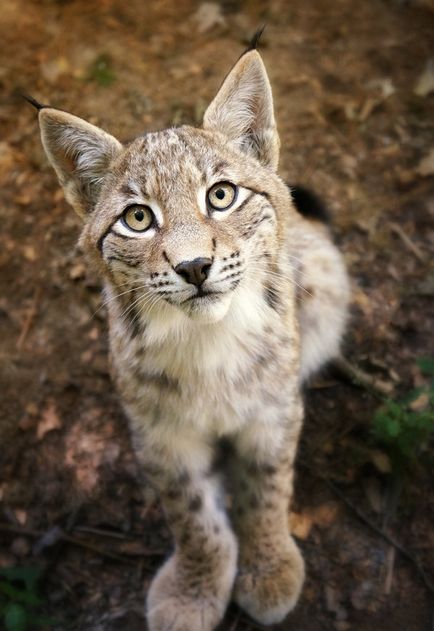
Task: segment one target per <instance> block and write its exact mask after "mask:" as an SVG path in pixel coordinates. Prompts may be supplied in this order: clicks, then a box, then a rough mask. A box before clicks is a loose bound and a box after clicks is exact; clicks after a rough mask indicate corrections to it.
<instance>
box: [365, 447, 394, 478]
mask: <svg viewBox="0 0 434 631" xmlns="http://www.w3.org/2000/svg"><path fill="white" fill-rule="evenodd" d="M369 460H370V461H371V462H372V464H373V465H374V467H375V468H376V469H377V470H378V471H379V472H380V473H390V472H391V471H392V465H391V463H390V458H389V456H388V455H387V454H385V453H384V451H380V450H379V449H372V450H371V451H370V452H369Z"/></svg>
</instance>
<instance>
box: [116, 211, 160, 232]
mask: <svg viewBox="0 0 434 631" xmlns="http://www.w3.org/2000/svg"><path fill="white" fill-rule="evenodd" d="M122 219H123V222H124V224H125V225H126V226H127V227H128V228H129V229H130V230H134V232H144V231H145V230H147V229H148V228H150V227H151V225H152V222H153V221H154V215H153V214H152V210H151V209H150V208H148V206H138V205H135V206H130V207H129V208H127V209H126V211H125V212H124V214H123V215H122Z"/></svg>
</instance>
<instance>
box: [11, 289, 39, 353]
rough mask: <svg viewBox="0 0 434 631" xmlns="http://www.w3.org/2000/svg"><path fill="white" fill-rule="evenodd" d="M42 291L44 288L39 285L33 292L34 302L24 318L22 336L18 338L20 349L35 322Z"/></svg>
mask: <svg viewBox="0 0 434 631" xmlns="http://www.w3.org/2000/svg"><path fill="white" fill-rule="evenodd" d="M41 293H42V288H41V287H38V288H37V289H35V292H34V294H33V300H32V303H31V305H30V308H29V310H28V312H27V316H26V318H25V320H24V323H23V326H22V329H21V333H20V336H19V338H18V340H17V344H16V347H17V350H19V351H20V350H21V349H22V347H23V345H24V342H25V341H26V338H27V335H28V334H29V331H30V327H31V326H32V324H33V320H34V318H35V316H36V314H37V313H38V311H37V309H36V307H37V304H38V302H39V298H40V296H41Z"/></svg>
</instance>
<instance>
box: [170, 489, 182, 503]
mask: <svg viewBox="0 0 434 631" xmlns="http://www.w3.org/2000/svg"><path fill="white" fill-rule="evenodd" d="M166 497H167V499H169V500H178V499H179V498H180V497H181V491H180V490H179V489H176V488H173V489H169V490H168V491H167V493H166Z"/></svg>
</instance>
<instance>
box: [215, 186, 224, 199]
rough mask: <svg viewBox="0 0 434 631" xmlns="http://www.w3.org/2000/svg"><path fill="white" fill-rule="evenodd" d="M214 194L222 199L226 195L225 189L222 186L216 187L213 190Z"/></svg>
mask: <svg viewBox="0 0 434 631" xmlns="http://www.w3.org/2000/svg"><path fill="white" fill-rule="evenodd" d="M215 196H216V197H217V199H220V200H221V199H224V198H225V196H226V191H225V190H224V188H218V189H217V190H216V192H215Z"/></svg>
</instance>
